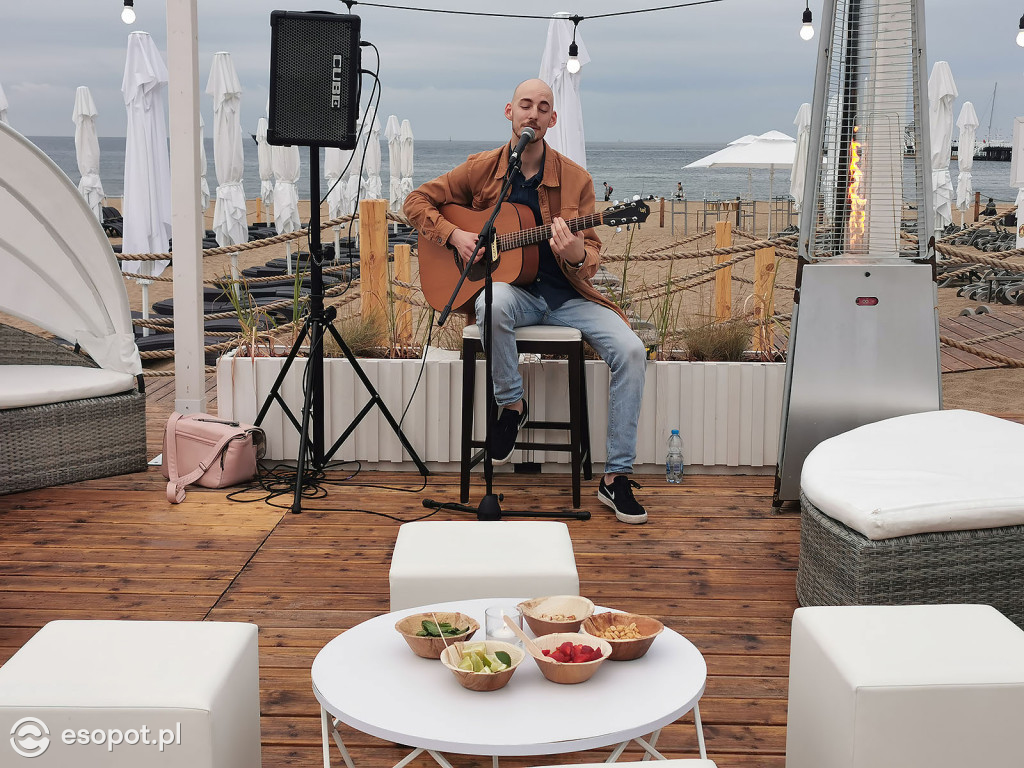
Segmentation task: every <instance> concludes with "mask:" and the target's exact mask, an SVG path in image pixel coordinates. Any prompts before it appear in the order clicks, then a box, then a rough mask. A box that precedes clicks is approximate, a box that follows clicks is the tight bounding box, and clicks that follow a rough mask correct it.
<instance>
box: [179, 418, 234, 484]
mask: <svg viewBox="0 0 1024 768" xmlns="http://www.w3.org/2000/svg"><path fill="white" fill-rule="evenodd" d="M179 419H181V414H180V413H178V412H177V411H175V412H174V413H172V414H171V417H170V418H169V419H168V420H167V434H168V436H169V437H170V439H169V440H168V441H167V447H166V448H165V449H164V450H165V451H166V453H167V455H166V456H165V457H164V459H165V460H166V461H167V475H168V481H167V500H168V501H169V502H171V504H180V503H181V502H183V501H184V500H185V486H187V485H191V484H192V483H194V482H195V481H196V480H198V479H199V478H200V477H202V476H203V474H204V473H205V472H206V470H207V469H209V467H210V465H211V464H213V462H214V461H216V460H217V457H218V456H220V454H221V452H222V451H223V450H224V446H226V445H227V444H228V443H229V442H231V441H232V440H234V439H235V438H236V437H238V435H237V434H230V433H229V434H226V435H225V436H224V437H222V438H220V440H218V441H217V442H216V444H215V445H214V446H213V448H211V449H210V453H209V454H207V456H206V457H204V458H203V460H202V461H200V462H199V466H198V467H196V468H195V469H194V470H192V471H191V472H189V473H188V474H187V475H185V476H184V477H179V476H178V450H177V440H178V431H177V424H178V421H179Z"/></svg>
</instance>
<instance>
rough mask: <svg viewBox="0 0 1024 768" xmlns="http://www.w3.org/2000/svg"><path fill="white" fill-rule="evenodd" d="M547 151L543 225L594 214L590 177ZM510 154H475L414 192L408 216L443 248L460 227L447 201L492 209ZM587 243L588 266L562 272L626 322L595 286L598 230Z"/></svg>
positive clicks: (505, 150)
mask: <svg viewBox="0 0 1024 768" xmlns="http://www.w3.org/2000/svg"><path fill="white" fill-rule="evenodd" d="M544 149H545V152H544V174H543V176H542V177H541V182H540V186H539V187H538V189H537V196H538V199H539V202H540V213H541V218H542V219H543V221H542V222H541V223H542V224H550V223H551V219H552V218H553V217H554V216H561V217H562V218H563V219H566V220H568V219H573V218H576V217H578V216H587V215H590V214H592V213H594V180H593V179H592V178H591V176H590V174H589V173H587V171H586V169H584V168H582V167H581V166H579V165H577V164H576V163H574V162H573V161H572V160H570V159H569V158H567V157H566V156H565V155H562V154H559V153H558V152H556V151H555V150H553V149H552V148H551V147H549V146H547V145H546V144H545V147H544ZM508 154H509V146H508V144H505V145H502V146H500V147H498V148H496V149H491V150H488V151H486V152H481V153H479V154H476V155H471V156H470V157H469V158H468V159H467V160H466V162H464V163H462V164H461V165H459V166H458V167H456V168H453V169H452V170H450V171H449V172H448V173H445V174H443V175H441V176H438V177H437V178H436V179H434V180H433V181H428V182H426V183H425V184H423V185H422V186H420V187H419V188H418V189H416V190H413V192H411V193H410V194H409V196H408V197H407V198H406V200H405V215H406V216H408V217H409V220H410V221H412V223H413V226H415V227H416V229H417V231H419V233H420V235H421V236H422V237H429V238H430V239H431V240H434V241H435V242H436V243H438V244H442V245H443V244H444V243H446V242H448V238H449V237H450V236H451V234H452V232H454V231H455V230H456V229H457V227H456V226H455V225H454V224H452V223H451V222H450V221H448V220H447V219H445V218H444V217H443V216H441V214H440V212H439V211H438V208H440V207H441V206H442V205H446V204H448V203H456V204H457V205H464V206H468V207H470V208H473V210H477V211H482V210H486V209H488V208H490V207H492V206H493V205H494V204H495V203H496V202H497V200H498V195H499V194H500V193H501V184H502V181H503V180H504V178H505V173H506V171H507V170H508ZM552 212H554V213H552ZM583 240H584V242H583V247H584V251H585V252H586V258H585V259H584V260H583V263H582V264H581V265H580V266H579V267H578V268H577V267H573V266H572V265H570V264H566V263H565V262H564V261H562V260H561V259H559V265H560V266H561V268H562V272H564V273H565V276H566V277H567V278H568V279H569V282H570V283H572V285H573V287H574V288H575V289H576V290H577V291H579V294H580V296H582V297H583V298H585V299H589V300H590V301H594V302H596V303H598V304H601V305H602V306H605V307H608V308H610V309H613V310H614V311H615V312H617V313H618V314H619V316H621V317H622V319H623V321H625V319H626V318H625V315H623V314H622V310H621V309H619V308H618V307H617V306H616V305H615V304H614V303H612V302H611V301H610V300H609V299H607V298H606V297H605V296H604V295H603V294H601V293H599V292H598V291H597V290H595V289H594V286H593V285H591V284H590V279H591V278H592V277H593V276H594V274H595V273H596V272H597V268H598V265H599V264H600V262H601V239H600V238H599V237H598V236H597V233H596V232H594V230H593V229H586V230H583ZM555 258H556V259H558V257H557V256H556V257H555Z"/></svg>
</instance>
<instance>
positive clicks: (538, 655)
mask: <svg viewBox="0 0 1024 768" xmlns="http://www.w3.org/2000/svg"><path fill="white" fill-rule="evenodd" d="M505 625H506V626H507V627H508V628H509V629H511V630H512V631H513V632H514V633H515V636H516V637H518V638H519V639H520V640H522V641H523V645H525V646H526V650H527V651H529V652H530V655H531V656H533V658H535V659H540V660H541V661H551V659H549V658H548V657H547V656H545V655H544V652H543V651H542V650H541V649H540V648H538V647H537V644H536V643H535V642H533V640H531V639H530V638H528V637H527V636H526V633H525V632H523V630H521V629H520V628H519V627H518V626H516V623H515V622H514V621H512V617H511V616H507V615H506V616H505Z"/></svg>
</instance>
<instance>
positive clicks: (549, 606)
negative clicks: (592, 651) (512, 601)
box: [519, 595, 594, 637]
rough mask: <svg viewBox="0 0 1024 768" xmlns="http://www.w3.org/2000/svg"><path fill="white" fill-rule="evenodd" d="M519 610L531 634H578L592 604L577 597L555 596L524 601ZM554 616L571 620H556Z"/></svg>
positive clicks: (583, 598)
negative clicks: (531, 631)
mask: <svg viewBox="0 0 1024 768" xmlns="http://www.w3.org/2000/svg"><path fill="white" fill-rule="evenodd" d="M519 609H520V610H521V611H522V612H523V617H524V618H525V619H526V623H527V624H529V625H530V629H532V630H533V634H535V635H537V636H538V637H540V636H541V635H550V634H552V633H553V632H579V631H580V625H581V624H582V623H583V620H584V619H585V618H587V616H589V615H590V614H592V613H593V612H594V604H593V603H592V602H590V601H589V600H587V598H585V597H580V596H579V595H555V596H553V597H535V598H534V599H533V600H524V601H523V602H521V603H520V604H519ZM555 616H572V617H573V618H571V619H568V618H567V619H556V618H553V617H555Z"/></svg>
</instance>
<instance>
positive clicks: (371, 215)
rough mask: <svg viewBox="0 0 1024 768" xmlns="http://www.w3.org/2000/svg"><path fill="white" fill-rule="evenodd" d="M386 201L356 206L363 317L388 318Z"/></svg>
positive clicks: (374, 201) (366, 201)
mask: <svg viewBox="0 0 1024 768" xmlns="http://www.w3.org/2000/svg"><path fill="white" fill-rule="evenodd" d="M387 211H388V201H387V200H363V201H361V202H360V203H359V222H360V226H359V277H360V282H361V284H362V299H363V300H362V315H363V319H364V320H367V319H369V317H370V316H371V315H378V316H379V317H380V318H382V319H383V318H385V317H387V307H388V220H387Z"/></svg>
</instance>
